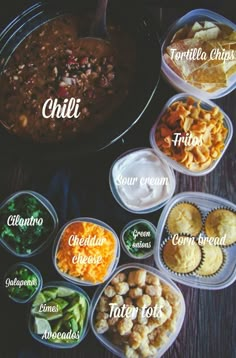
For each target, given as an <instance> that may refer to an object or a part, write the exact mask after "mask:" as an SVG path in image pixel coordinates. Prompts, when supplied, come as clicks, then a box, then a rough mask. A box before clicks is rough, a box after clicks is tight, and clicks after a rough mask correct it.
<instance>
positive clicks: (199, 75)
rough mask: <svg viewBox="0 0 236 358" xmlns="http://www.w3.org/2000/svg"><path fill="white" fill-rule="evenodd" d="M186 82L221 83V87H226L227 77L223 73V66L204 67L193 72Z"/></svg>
mask: <svg viewBox="0 0 236 358" xmlns="http://www.w3.org/2000/svg"><path fill="white" fill-rule="evenodd" d="M187 80H189V81H191V82H192V81H193V82H202V83H221V84H222V87H224V86H226V85H227V76H226V73H225V71H224V64H219V65H216V66H208V65H205V66H203V67H201V68H199V69H198V70H196V71H194V72H193V73H192V74H191V75H190V76H189V77H188V78H187Z"/></svg>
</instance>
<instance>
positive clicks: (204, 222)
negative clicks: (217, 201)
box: [202, 206, 236, 249]
mask: <svg viewBox="0 0 236 358" xmlns="http://www.w3.org/2000/svg"><path fill="white" fill-rule="evenodd" d="M222 209H223V210H228V211H230V212H231V213H233V214H235V215H236V212H235V211H234V210H233V209H231V208H229V207H227V206H218V207H217V208H215V209H212V210H210V211H208V213H207V214H206V216H205V218H204V221H203V227H202V231H203V234H204V235H205V236H206V237H208V236H207V233H206V228H205V225H206V220H207V217H208V215H209V214H211V213H212V212H214V211H217V210H222ZM235 245H236V240H235V242H233V243H231V244H228V245H220V244H219V245H215V246H218V247H221V248H222V249H225V248H229V247H232V246H235Z"/></svg>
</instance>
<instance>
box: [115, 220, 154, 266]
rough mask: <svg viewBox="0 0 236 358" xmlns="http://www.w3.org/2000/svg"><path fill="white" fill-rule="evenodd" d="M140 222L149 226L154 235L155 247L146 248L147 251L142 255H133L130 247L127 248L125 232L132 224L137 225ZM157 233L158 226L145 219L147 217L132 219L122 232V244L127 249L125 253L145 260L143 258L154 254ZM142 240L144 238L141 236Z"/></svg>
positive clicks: (133, 257)
mask: <svg viewBox="0 0 236 358" xmlns="http://www.w3.org/2000/svg"><path fill="white" fill-rule="evenodd" d="M140 223H143V224H145V225H146V226H147V227H149V230H148V231H150V232H151V233H152V235H153V237H154V240H153V249H152V250H150V249H145V250H146V251H147V252H146V254H143V255H142V256H135V255H133V254H132V253H131V252H130V251H129V249H128V248H127V245H126V243H125V240H124V234H125V233H126V231H127V230H129V228H131V227H132V226H134V225H137V224H140ZM155 233H156V228H155V226H154V225H153V224H152V223H151V222H150V221H148V220H145V219H137V220H132V221H130V222H129V223H128V224H127V225H125V227H124V228H123V229H122V231H121V234H120V238H121V246H122V248H123V250H124V251H125V253H126V254H127V255H128V256H130V257H132V259H137V260H143V259H146V258H148V257H150V256H152V255H153V250H154V244H155ZM140 240H142V238H141V237H140V238H139V240H138V241H140Z"/></svg>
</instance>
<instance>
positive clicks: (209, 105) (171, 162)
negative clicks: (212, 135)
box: [150, 93, 233, 176]
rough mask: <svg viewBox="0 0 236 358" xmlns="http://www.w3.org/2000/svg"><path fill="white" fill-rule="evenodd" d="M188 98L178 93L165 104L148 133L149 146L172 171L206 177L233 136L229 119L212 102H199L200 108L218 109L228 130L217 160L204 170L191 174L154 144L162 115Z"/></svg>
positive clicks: (191, 172)
mask: <svg viewBox="0 0 236 358" xmlns="http://www.w3.org/2000/svg"><path fill="white" fill-rule="evenodd" d="M188 97H189V95H188V94H186V93H179V94H176V95H175V96H173V97H171V98H170V99H169V100H168V101H167V103H166V104H165V106H164V108H163V110H162V111H161V113H160V115H159V116H158V119H157V121H156V122H155V124H154V125H153V127H152V129H151V131H150V144H151V146H152V148H153V149H154V151H155V152H156V153H157V155H158V156H160V157H161V158H162V159H163V160H165V161H166V162H167V163H168V164H169V165H170V166H171V167H172V168H173V169H174V170H176V171H178V172H180V173H183V174H186V175H191V176H202V175H206V174H209V173H210V172H212V170H214V169H215V167H216V166H217V164H218V163H219V161H220V160H221V158H222V156H223V154H224V153H225V151H226V149H227V147H228V145H229V143H230V141H231V139H232V136H233V125H232V123H231V120H230V119H229V117H228V116H227V114H226V113H225V112H224V111H223V110H222V109H221V108H220V107H219V106H217V105H216V104H215V103H214V102H212V101H210V100H204V101H202V100H201V106H202V107H203V108H205V109H208V110H209V109H211V108H214V107H218V108H219V110H220V111H221V113H222V114H223V115H224V124H225V126H226V128H227V129H228V133H227V137H226V139H225V146H224V148H223V150H222V152H221V154H220V156H219V158H218V159H216V160H213V161H212V163H211V165H210V166H209V167H208V168H207V169H204V170H201V171H197V172H193V171H191V170H190V169H188V168H186V167H185V166H184V165H182V164H180V163H178V162H177V161H176V160H174V159H172V158H170V157H168V155H166V154H165V153H163V152H162V151H161V150H160V149H159V148H158V146H157V144H156V140H155V132H156V128H157V126H158V123H159V121H160V120H161V118H162V116H163V115H164V113H165V112H166V110H167V108H168V107H169V106H170V105H171V104H172V103H174V102H177V101H183V102H185V101H186V99H187V98H188ZM191 97H192V98H194V100H195V101H196V102H197V101H199V99H198V98H196V97H193V96H191Z"/></svg>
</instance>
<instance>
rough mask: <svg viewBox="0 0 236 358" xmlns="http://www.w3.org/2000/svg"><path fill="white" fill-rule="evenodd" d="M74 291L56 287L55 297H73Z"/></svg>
mask: <svg viewBox="0 0 236 358" xmlns="http://www.w3.org/2000/svg"><path fill="white" fill-rule="evenodd" d="M73 293H74V291H73V290H71V289H70V288H67V287H58V289H57V296H58V297H67V296H70V295H73Z"/></svg>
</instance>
